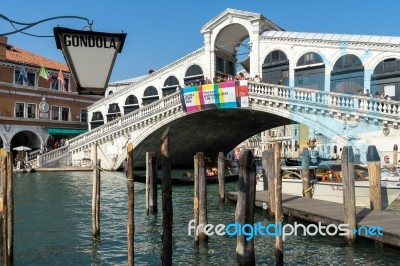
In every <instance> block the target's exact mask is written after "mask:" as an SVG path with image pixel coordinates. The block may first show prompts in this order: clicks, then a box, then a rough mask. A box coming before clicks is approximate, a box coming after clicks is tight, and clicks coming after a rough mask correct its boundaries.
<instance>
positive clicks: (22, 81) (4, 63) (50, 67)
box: [0, 36, 100, 151]
mask: <svg viewBox="0 0 400 266" xmlns="http://www.w3.org/2000/svg"><path fill="white" fill-rule="evenodd" d="M41 71H42V73H41ZM99 99H100V97H96V96H80V95H78V93H77V90H76V85H75V82H74V80H73V77H72V76H71V73H70V71H69V69H68V67H67V65H66V64H62V63H59V62H56V61H53V60H50V59H47V58H44V57H42V56H39V55H36V54H33V53H30V52H28V51H26V50H23V49H20V48H17V47H14V46H12V45H10V44H8V43H7V37H5V36H0V123H1V127H0V147H4V148H6V149H7V150H10V151H13V149H14V148H15V147H18V146H26V147H29V148H31V149H32V151H35V150H40V149H43V148H47V149H51V148H54V144H55V143H56V142H58V141H59V140H60V139H67V138H69V137H74V136H76V135H78V134H80V133H82V132H85V131H87V109H86V108H87V107H88V106H89V105H92V104H93V103H95V102H96V101H98V100H99ZM56 146H57V144H56Z"/></svg>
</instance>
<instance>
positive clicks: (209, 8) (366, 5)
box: [0, 0, 400, 82]
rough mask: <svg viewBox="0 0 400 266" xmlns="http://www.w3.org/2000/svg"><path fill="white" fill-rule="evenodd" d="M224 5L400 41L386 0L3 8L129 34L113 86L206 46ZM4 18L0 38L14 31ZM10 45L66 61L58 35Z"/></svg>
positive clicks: (48, 28)
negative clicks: (206, 31) (206, 30)
mask: <svg viewBox="0 0 400 266" xmlns="http://www.w3.org/2000/svg"><path fill="white" fill-rule="evenodd" d="M226 8H234V9H240V10H245V11H251V12H256V13H261V14H263V15H264V16H265V17H267V18H269V19H270V20H272V21H273V22H275V23H276V24H278V25H279V26H281V27H282V28H284V29H285V30H287V31H303V32H321V33H348V34H369V35H393V36H400V27H399V22H398V17H399V14H398V12H399V9H400V2H398V1H391V0H381V1H354V0H353V1H351V0H347V1H344V0H336V1H321V0H303V1H294V0H293V1H275V0H274V1H272V0H240V1H238V0H230V1H229V0H203V1H191V0H186V1H184V0H177V1H175V0H170V1H162V0H153V1H137V0H116V1H113V2H111V1H103V0H80V1H77V0H69V1H61V2H60V1H48V0H42V1H23V3H22V2H18V4H15V3H14V2H13V3H11V2H8V4H3V5H2V7H1V10H0V14H2V15H4V16H6V17H8V18H10V19H12V20H16V21H20V22H35V21H38V20H42V19H45V18H49V17H56V16H67V15H68V16H82V17H86V18H88V19H89V20H91V21H92V20H93V21H94V24H93V30H94V31H103V32H115V33H118V32H122V31H123V32H125V33H127V38H126V41H125V45H124V49H123V51H122V53H121V54H119V55H118V57H117V60H116V63H115V65H114V69H113V72H112V75H111V79H110V81H111V82H112V81H117V80H123V79H128V78H132V77H136V76H140V75H144V74H146V73H147V71H148V70H149V69H150V68H153V69H159V68H161V67H164V66H165V65H167V64H169V63H171V62H173V61H175V60H178V59H179V58H181V57H182V56H184V55H186V54H188V53H190V52H192V51H194V50H196V49H198V48H200V47H202V46H203V36H202V35H201V33H200V29H201V27H202V26H203V25H204V24H206V23H207V22H208V21H210V20H211V19H213V18H214V17H215V16H217V15H218V14H220V13H221V12H223V11H224V10H225V9H226ZM56 26H60V27H66V28H73V29H82V28H83V27H84V26H86V22H85V21H82V20H77V19H57V20H52V21H49V22H45V23H43V24H39V25H37V26H34V27H33V28H31V29H29V30H28V31H27V32H29V33H32V34H37V35H51V34H52V32H53V27H56ZM12 30H13V28H12V26H11V25H10V24H9V23H8V22H6V21H4V20H0V34H1V33H5V32H10V31H12ZM8 38H9V40H8V43H9V44H12V45H14V46H16V47H19V48H22V49H25V50H28V51H31V52H34V53H36V54H39V55H42V56H44V57H47V58H50V59H54V60H57V61H60V62H65V61H64V58H63V55H62V52H61V50H58V49H56V46H55V41H54V38H35V37H30V36H26V35H23V34H13V35H9V36H8Z"/></svg>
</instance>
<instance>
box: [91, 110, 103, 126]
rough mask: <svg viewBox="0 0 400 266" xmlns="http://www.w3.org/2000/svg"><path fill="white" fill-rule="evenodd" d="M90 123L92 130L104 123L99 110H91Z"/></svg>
mask: <svg viewBox="0 0 400 266" xmlns="http://www.w3.org/2000/svg"><path fill="white" fill-rule="evenodd" d="M90 125H91V129H92V130H93V129H95V128H96V127H99V126H102V125H104V118H103V114H102V113H101V112H93V113H92V120H91V122H90Z"/></svg>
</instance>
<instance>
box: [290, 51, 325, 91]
mask: <svg viewBox="0 0 400 266" xmlns="http://www.w3.org/2000/svg"><path fill="white" fill-rule="evenodd" d="M296 62H297V63H296V66H295V69H294V77H295V81H294V84H295V86H296V87H303V88H309V89H316V90H320V91H323V90H324V88H325V62H324V59H323V57H322V56H321V55H320V54H319V53H317V52H314V51H308V52H304V53H303V54H302V55H301V56H300V57H299V58H298V59H297V61H296Z"/></svg>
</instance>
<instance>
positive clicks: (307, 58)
mask: <svg viewBox="0 0 400 266" xmlns="http://www.w3.org/2000/svg"><path fill="white" fill-rule="evenodd" d="M323 62H324V61H323V60H322V57H321V56H320V55H319V54H317V53H314V52H308V53H305V54H303V55H302V56H301V57H300V58H299V60H298V61H297V65H296V66H306V65H313V64H318V63H323Z"/></svg>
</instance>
